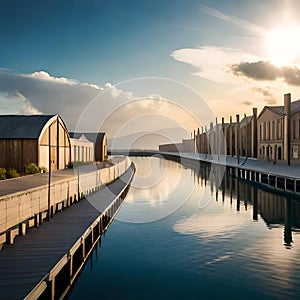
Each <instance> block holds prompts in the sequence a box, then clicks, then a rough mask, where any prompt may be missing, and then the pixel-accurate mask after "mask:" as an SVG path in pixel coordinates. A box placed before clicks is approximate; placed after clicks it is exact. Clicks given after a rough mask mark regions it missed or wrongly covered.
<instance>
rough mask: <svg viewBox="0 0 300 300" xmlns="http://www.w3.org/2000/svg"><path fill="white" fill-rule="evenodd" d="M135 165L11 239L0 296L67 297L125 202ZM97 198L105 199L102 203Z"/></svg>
mask: <svg viewBox="0 0 300 300" xmlns="http://www.w3.org/2000/svg"><path fill="white" fill-rule="evenodd" d="M134 171H135V169H134V166H133V165H131V166H130V168H129V169H128V170H127V171H126V172H125V173H124V174H123V175H122V176H120V178H119V179H117V180H116V181H114V182H113V183H111V184H109V185H108V186H106V187H104V188H102V189H101V190H100V191H97V192H95V193H93V194H91V195H89V196H87V198H86V199H82V200H80V201H79V202H78V203H77V204H76V205H72V206H70V207H69V208H68V209H66V210H64V211H62V212H58V213H56V214H55V215H54V216H53V218H52V219H51V221H49V222H44V223H43V225H42V226H40V227H39V228H31V229H30V230H29V231H28V232H27V234H26V236H17V237H16V239H15V243H14V245H8V244H5V245H4V247H3V248H2V250H1V251H0V299H62V298H63V297H64V296H65V295H66V294H67V292H68V290H69V288H70V287H71V285H72V283H73V282H74V280H75V279H76V277H77V275H78V274H79V272H80V270H81V268H82V266H83V265H84V262H85V260H86V259H87V257H88V256H89V254H90V253H91V251H92V249H93V247H94V246H95V244H96V243H97V241H98V240H99V238H100V237H101V234H102V233H103V232H104V231H105V230H106V228H107V227H108V225H109V224H110V222H111V221H112V220H113V218H114V216H115V214H116V213H117V211H118V209H119V208H120V205H121V203H122V200H123V198H124V197H125V195H126V193H127V191H128V188H129V185H130V182H131V180H132V178H133V175H134ZM89 200H90V201H89ZM95 201H99V202H100V203H101V204H100V205H97V209H96V208H95V207H94V206H93V205H92V204H91V202H95ZM98 204H99V203H98ZM99 208H100V210H99Z"/></svg>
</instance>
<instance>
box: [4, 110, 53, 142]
mask: <svg viewBox="0 0 300 300" xmlns="http://www.w3.org/2000/svg"><path fill="white" fill-rule="evenodd" d="M54 116H55V115H28V116H27V115H0V139H38V138H39V136H40V133H41V131H42V129H43V127H44V126H45V124H46V123H47V122H48V121H49V120H50V119H51V118H53V117H54Z"/></svg>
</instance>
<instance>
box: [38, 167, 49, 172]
mask: <svg viewBox="0 0 300 300" xmlns="http://www.w3.org/2000/svg"><path fill="white" fill-rule="evenodd" d="M40 172H41V173H46V172H48V169H47V168H46V167H40Z"/></svg>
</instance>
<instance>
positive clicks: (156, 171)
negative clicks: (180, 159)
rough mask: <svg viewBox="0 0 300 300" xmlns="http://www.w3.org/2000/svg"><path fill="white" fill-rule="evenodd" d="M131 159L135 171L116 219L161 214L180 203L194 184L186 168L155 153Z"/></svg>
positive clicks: (141, 219)
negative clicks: (151, 155) (146, 156)
mask: <svg viewBox="0 0 300 300" xmlns="http://www.w3.org/2000/svg"><path fill="white" fill-rule="evenodd" d="M132 161H133V162H134V163H135V165H136V169H137V172H136V174H135V177H134V179H133V182H132V184H131V188H130V190H129V193H128V195H127V197H126V199H125V201H124V203H123V206H122V210H121V211H120V212H119V214H118V216H117V219H118V220H122V221H127V222H134V223H136V222H138V223H143V222H151V221H154V220H158V219H161V218H164V217H166V216H168V215H169V214H171V213H172V212H174V211H175V210H177V209H178V208H179V207H180V206H181V205H183V204H184V203H185V202H186V201H187V199H188V198H189V196H190V194H191V193H192V192H193V190H194V189H195V187H196V184H195V183H194V181H191V180H190V178H189V176H186V174H187V173H190V170H187V169H183V168H181V167H180V165H179V164H177V163H175V162H169V161H165V160H162V159H159V158H156V157H151V158H149V159H144V158H132ZM170 166H171V167H170Z"/></svg>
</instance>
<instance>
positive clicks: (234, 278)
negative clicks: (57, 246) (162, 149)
mask: <svg viewBox="0 0 300 300" xmlns="http://www.w3.org/2000/svg"><path fill="white" fill-rule="evenodd" d="M132 160H133V161H134V162H135V164H136V166H137V173H136V177H135V179H134V182H133V184H132V188H131V190H130V191H129V193H128V195H127V198H126V200H125V202H124V204H123V206H122V208H121V210H120V211H119V214H118V216H117V219H115V220H114V222H113V223H112V224H111V226H110V227H109V229H108V231H107V232H106V234H105V236H104V237H102V240H101V243H99V245H98V246H97V247H96V248H95V250H94V251H93V253H92V255H91V256H90V258H89V260H88V261H87V263H86V265H85V267H84V269H83V271H82V273H81V274H80V276H79V279H78V281H77V283H76V285H75V286H74V288H73V289H72V291H71V293H70V295H69V299H86V300H87V299H108V298H109V299H300V284H299V282H300V236H299V232H298V228H300V202H299V200H297V199H287V198H285V197H283V196H278V195H274V194H271V193H268V192H265V191H261V190H257V189H255V188H254V187H252V186H250V185H248V184H245V183H242V182H239V181H237V180H235V179H232V178H231V177H226V176H224V177H223V180H222V182H221V184H220V186H218V188H216V186H215V185H216V183H215V182H213V181H214V180H213V178H217V176H215V175H212V174H216V173H215V170H212V172H210V171H211V169H210V167H209V166H201V168H194V169H193V168H189V167H188V166H185V167H183V166H182V165H180V164H178V163H176V162H171V161H165V160H162V159H159V158H153V157H152V158H133V159H132ZM219 171H220V170H219ZM209 175H210V179H209V178H208V177H209ZM217 185H219V184H217Z"/></svg>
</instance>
